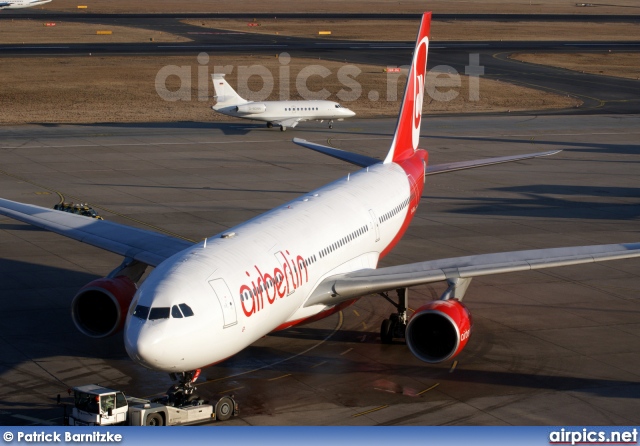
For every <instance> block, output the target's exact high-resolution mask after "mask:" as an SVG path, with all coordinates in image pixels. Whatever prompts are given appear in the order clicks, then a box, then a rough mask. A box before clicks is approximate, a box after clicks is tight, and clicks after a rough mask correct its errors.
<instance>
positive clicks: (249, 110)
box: [236, 103, 267, 115]
mask: <svg viewBox="0 0 640 446" xmlns="http://www.w3.org/2000/svg"><path fill="white" fill-rule="evenodd" d="M266 111H267V106H266V105H264V104H255V103H249V104H243V105H238V106H237V107H236V112H238V113H240V114H241V115H255V114H258V113H264V112H266Z"/></svg>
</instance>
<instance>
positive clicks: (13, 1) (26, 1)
mask: <svg viewBox="0 0 640 446" xmlns="http://www.w3.org/2000/svg"><path fill="white" fill-rule="evenodd" d="M50 1H51V0H9V1H6V2H3V1H1V0H0V9H21V8H31V7H32V6H40V5H44V4H45V3H49V2H50ZM5 3H8V4H5Z"/></svg>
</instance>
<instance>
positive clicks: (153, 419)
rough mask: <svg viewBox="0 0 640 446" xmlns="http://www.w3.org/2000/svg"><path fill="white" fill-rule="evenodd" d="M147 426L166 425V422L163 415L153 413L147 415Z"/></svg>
mask: <svg viewBox="0 0 640 446" xmlns="http://www.w3.org/2000/svg"><path fill="white" fill-rule="evenodd" d="M145 425H147V426H164V422H163V421H162V416H161V415H160V414H159V413H152V414H149V415H148V416H147V421H146V422H145Z"/></svg>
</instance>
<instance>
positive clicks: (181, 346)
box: [125, 163, 415, 372]
mask: <svg viewBox="0 0 640 446" xmlns="http://www.w3.org/2000/svg"><path fill="white" fill-rule="evenodd" d="M410 206H412V205H411V203H410V183H409V180H408V178H407V173H406V172H405V171H404V170H403V168H402V167H401V166H399V165H398V164H395V163H390V164H377V165H374V166H372V167H370V168H368V169H365V170H361V171H359V172H357V173H355V174H352V175H350V176H349V177H347V178H343V179H341V180H338V181H336V182H333V183H331V184H329V185H327V186H324V187H322V188H320V189H318V190H315V191H313V192H310V193H308V194H306V195H304V196H302V197H300V198H298V199H296V200H294V201H291V202H289V203H286V204H284V205H282V206H280V207H278V208H275V209H273V210H271V211H269V212H267V213H265V214H263V215H261V216H258V217H256V218H254V219H252V220H249V221H247V222H245V223H243V224H241V225H239V226H236V227H234V228H231V229H229V230H228V231H226V232H225V233H224V234H219V235H217V236H215V237H211V238H209V239H207V241H206V246H205V244H204V243H199V244H197V245H194V246H193V247H191V248H188V249H186V250H185V251H183V252H180V253H178V254H176V255H174V256H173V257H171V258H169V259H168V260H166V261H165V262H163V263H162V264H161V265H159V266H158V267H157V268H156V269H155V270H154V271H153V272H152V273H151V274H150V275H149V277H148V278H147V279H146V281H145V282H144V283H143V284H142V285H141V287H140V289H139V290H138V293H137V294H136V297H135V298H134V301H133V303H132V305H131V311H130V314H129V316H128V318H127V323H126V328H125V345H126V348H127V351H128V353H129V355H130V356H131V357H132V358H133V359H134V360H135V361H137V362H139V363H142V364H143V365H145V366H146V367H149V368H153V369H157V370H165V371H169V372H176V371H187V370H194V369H197V368H200V367H203V366H206V365H210V364H214V363H217V362H219V361H222V360H224V359H226V358H228V357H230V356H232V355H234V354H235V353H237V352H239V351H240V350H242V349H244V348H245V347H247V346H249V345H250V344H252V343H253V342H255V341H256V340H258V339H260V338H261V337H262V336H264V335H266V334H268V333H270V332H272V331H274V330H277V329H279V328H283V327H286V326H290V325H295V323H297V322H299V321H302V320H305V319H307V318H310V317H312V316H314V315H317V314H319V313H321V312H324V311H329V310H330V308H328V307H325V306H324V305H315V306H310V307H304V303H305V301H306V300H307V298H308V297H309V295H310V294H311V292H312V291H313V290H314V288H315V287H316V285H317V284H318V283H319V282H320V281H322V280H323V279H324V278H325V277H328V276H331V275H334V274H338V273H343V272H349V271H354V270H359V269H363V268H375V267H376V265H377V263H378V259H379V257H380V254H381V253H382V252H383V251H384V250H385V248H387V247H388V246H389V245H390V244H391V243H392V242H393V240H394V239H395V237H396V235H397V234H398V232H399V231H400V230H401V228H403V223H404V222H405V220H406V219H407V218H408V216H410V215H412V214H413V212H415V208H414V209H410ZM225 234H226V236H225ZM232 234H233V235H232ZM265 285H266V288H265ZM181 303H183V304H187V305H188V306H189V307H190V308H191V309H192V310H193V313H194V314H193V316H190V317H182V318H175V317H167V318H161V319H156V320H150V319H148V320H143V319H140V318H138V317H136V316H132V315H131V313H132V312H133V309H134V308H135V307H136V306H138V305H143V306H146V307H150V308H152V309H153V308H162V307H164V308H167V307H168V308H173V307H174V306H176V305H179V304H181Z"/></svg>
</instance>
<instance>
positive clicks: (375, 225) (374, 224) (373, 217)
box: [369, 209, 380, 242]
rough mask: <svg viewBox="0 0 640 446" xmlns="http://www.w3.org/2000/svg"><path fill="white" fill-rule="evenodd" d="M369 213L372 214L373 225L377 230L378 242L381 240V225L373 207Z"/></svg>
mask: <svg viewBox="0 0 640 446" xmlns="http://www.w3.org/2000/svg"><path fill="white" fill-rule="evenodd" d="M369 215H371V225H372V226H373V229H374V230H375V231H376V242H377V241H379V240H380V226H379V224H378V218H377V217H376V214H375V213H374V212H373V209H369Z"/></svg>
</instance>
